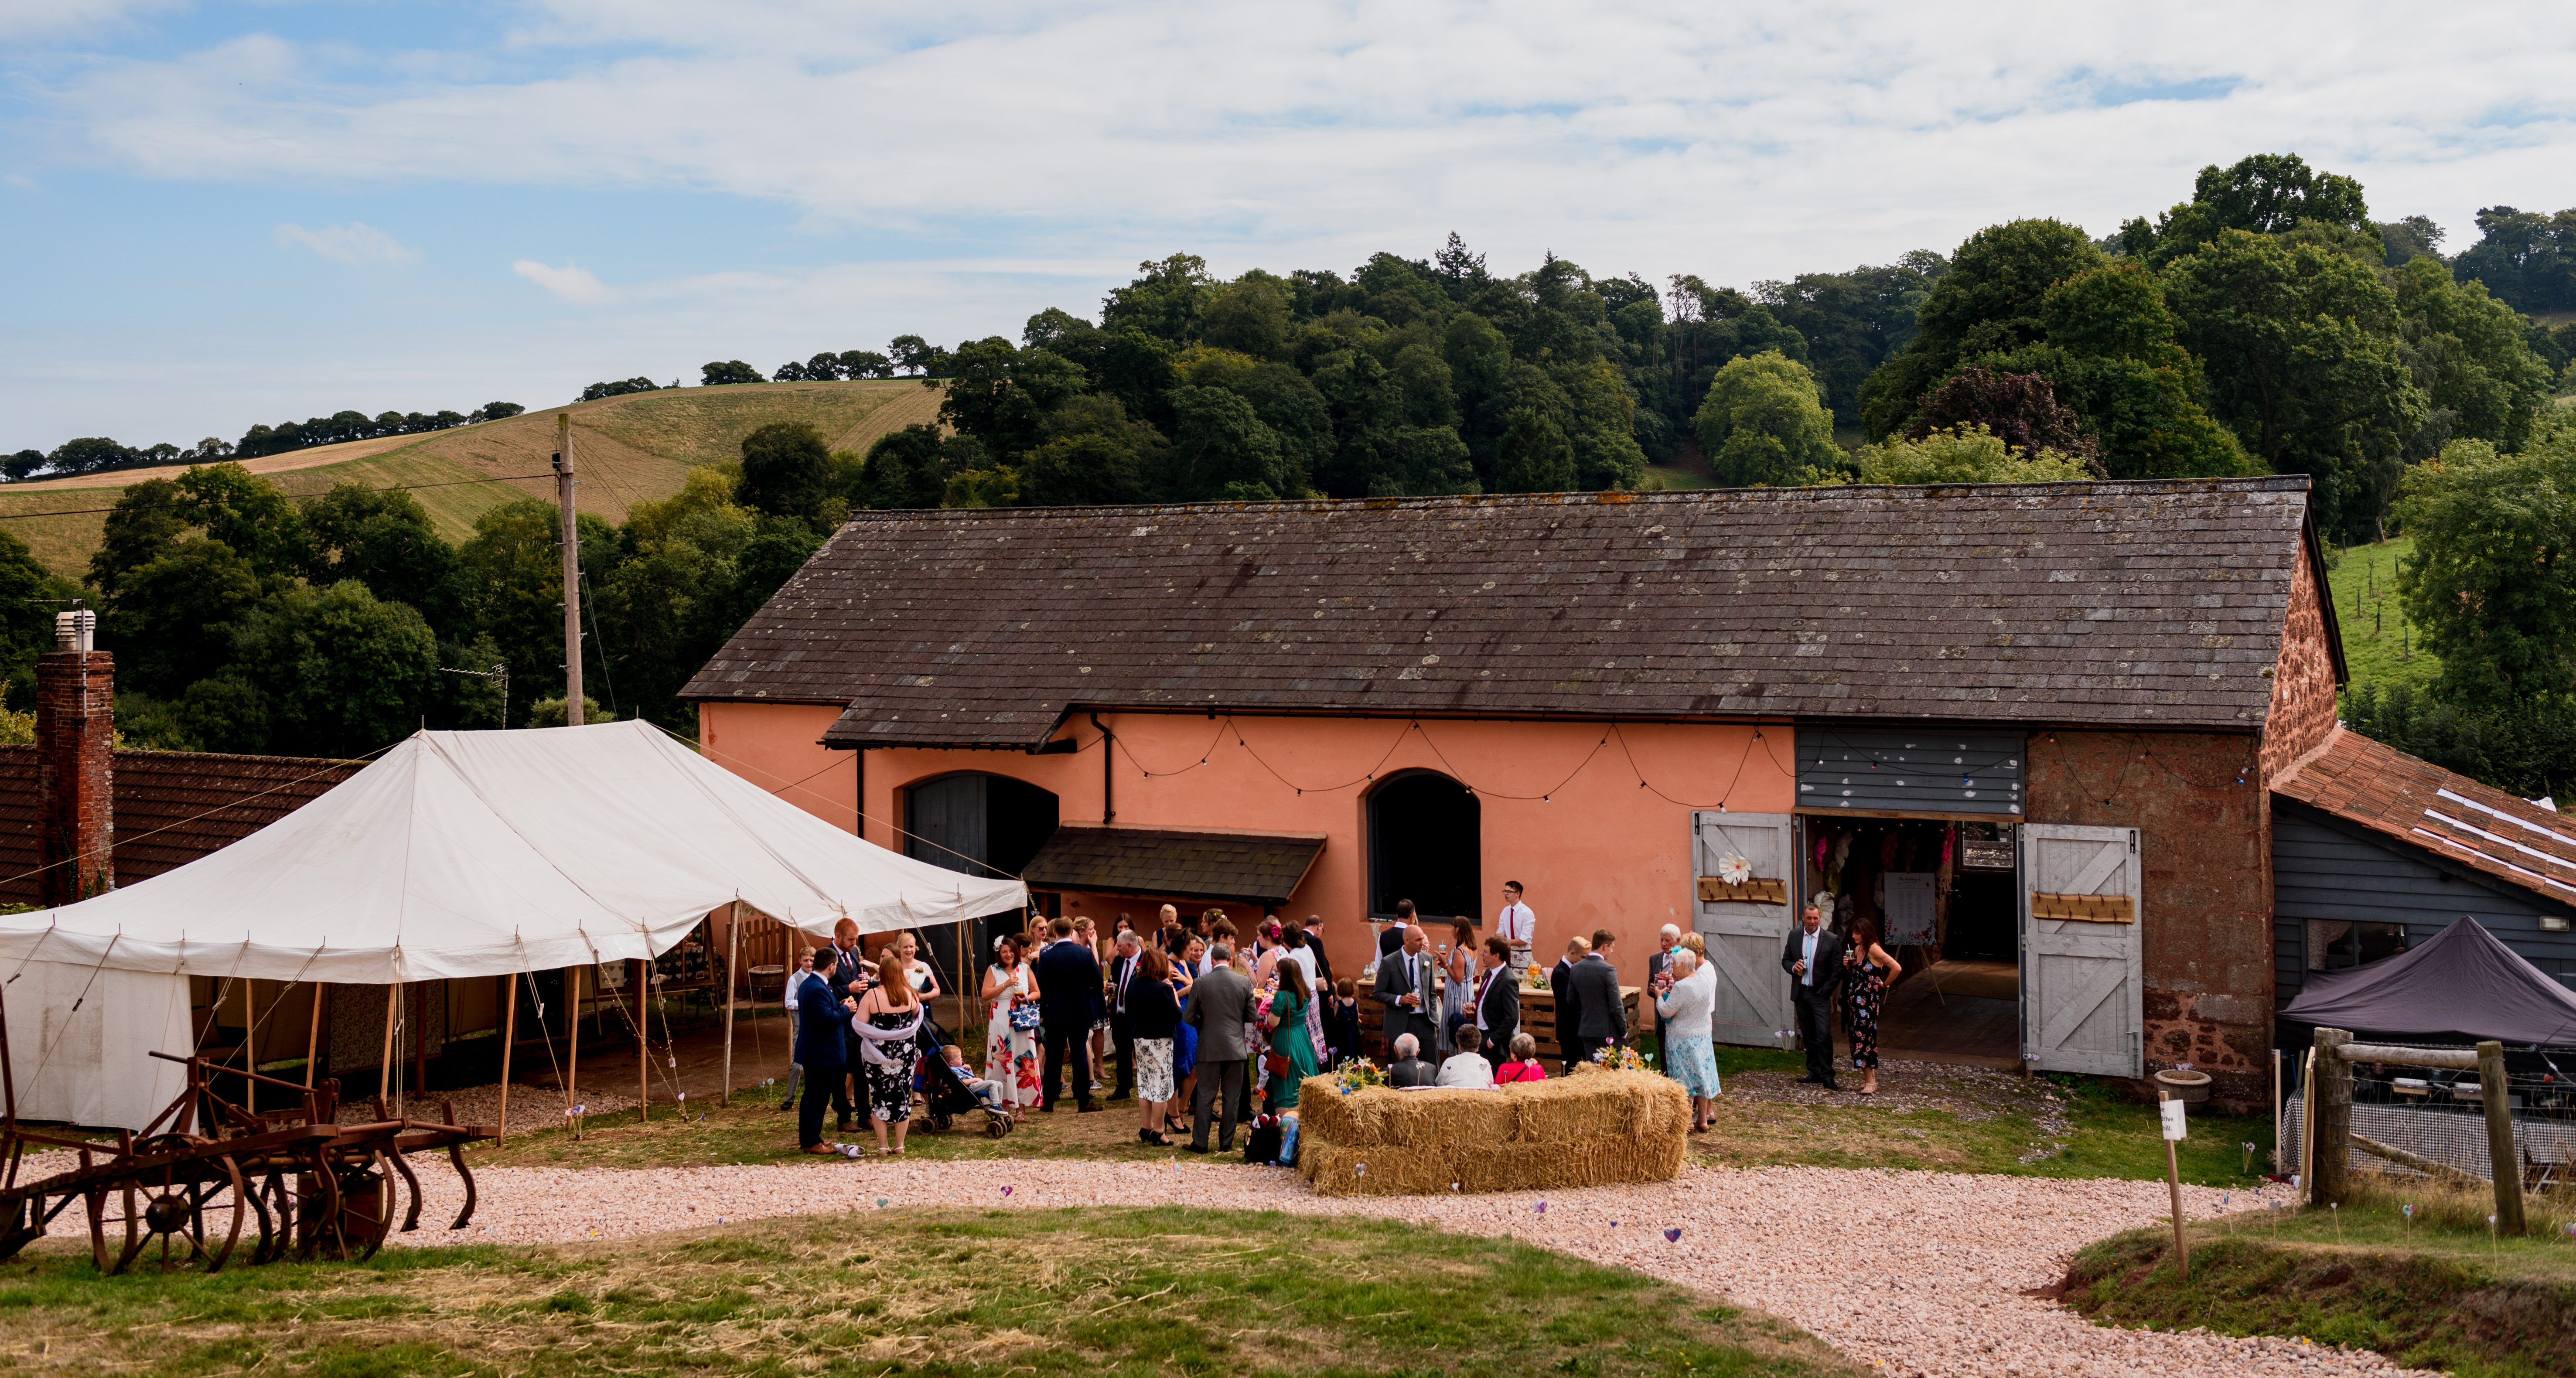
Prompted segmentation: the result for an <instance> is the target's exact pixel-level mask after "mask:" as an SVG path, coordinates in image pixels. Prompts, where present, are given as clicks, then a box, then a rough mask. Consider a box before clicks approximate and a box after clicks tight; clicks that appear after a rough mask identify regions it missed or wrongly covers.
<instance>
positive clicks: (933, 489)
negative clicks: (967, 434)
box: [856, 426, 972, 510]
mask: <svg viewBox="0 0 2576 1378" xmlns="http://www.w3.org/2000/svg"><path fill="white" fill-rule="evenodd" d="M967 445H968V446H969V447H971V445H972V442H971V441H970V442H967ZM965 457H966V454H965V451H964V450H962V449H960V448H959V446H958V444H957V442H955V441H942V440H941V438H940V435H939V428H938V427H937V426H906V427H904V428H903V429H902V430H899V431H891V432H888V433H887V434H885V435H881V436H879V437H877V441H876V443H875V444H873V445H870V446H869V447H868V454H867V459H866V462H865V463H864V465H863V466H862V468H861V470H860V476H859V492H858V493H857V494H856V499H857V503H858V505H859V506H861V507H869V508H877V509H880V510H882V509H886V508H901V507H937V506H939V504H940V499H941V498H942V497H943V496H944V495H945V494H946V493H947V491H948V478H949V475H951V474H954V473H957V472H959V471H960V470H962V469H964V468H965V467H967V466H966V465H965V464H964V463H962V462H961V461H962V460H964V459H965Z"/></svg>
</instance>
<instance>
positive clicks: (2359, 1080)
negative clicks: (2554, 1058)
mask: <svg viewBox="0 0 2576 1378" xmlns="http://www.w3.org/2000/svg"><path fill="white" fill-rule="evenodd" d="M2514 1056H2515V1057H2516V1060H2521V1059H2522V1058H2523V1057H2525V1056H2527V1055H2526V1054H2515V1055H2514ZM2538 1061H2539V1064H2540V1070H2537V1071H2522V1072H2509V1073H2507V1075H2506V1078H2505V1081H2506V1088H2507V1095H2508V1099H2507V1100H2506V1102H2505V1103H2506V1105H2507V1106H2508V1107H2509V1109H2510V1110H2511V1112H2512V1120H2513V1142H2514V1156H2515V1158H2516V1159H2517V1160H2519V1161H2520V1162H2521V1163H2522V1165H2523V1168H2522V1173H2523V1180H2524V1182H2525V1183H2526V1184H2530V1185H2540V1184H2544V1183H2545V1184H2547V1185H2550V1186H2553V1187H2564V1186H2565V1185H2566V1184H2568V1183H2570V1182H2572V1181H2576V1079H2571V1078H2570V1077H2569V1076H2567V1075H2566V1074H2565V1073H2564V1072H2562V1071H2560V1070H2559V1069H2558V1068H2557V1067H2556V1066H2555V1065H2554V1064H2553V1063H2552V1062H2551V1061H2550V1060H2549V1059H2547V1058H2541V1059H2538ZM2352 1078H2353V1086H2352V1092H2353V1095H2352V1100H2353V1104H2352V1132H2353V1133H2355V1134H2358V1135H2361V1136H2363V1137H2364V1138H2370V1139H2376V1140H2378V1141H2379V1142H2380V1143H2383V1144H2386V1145H2388V1146H2389V1147H2391V1148H2396V1149H2402V1150H2404V1151H2406V1152H2408V1153H2412V1154H2414V1155H2416V1156H2417V1157H2421V1158H2429V1159H2431V1160H2432V1161H2434V1162H2437V1163H2440V1164H2443V1165H2444V1166H2446V1167H2452V1168H2457V1169H2459V1170H2460V1171H2461V1172H2465V1173H2468V1174H2470V1175H2471V1176H2474V1177H2476V1178H2478V1179H2480V1180H2481V1181H2487V1180H2492V1179H2493V1177H2494V1168H2493V1164H2492V1160H2491V1158H2490V1156H2489V1153H2488V1149H2487V1126H2486V1091H2485V1088H2484V1087H2483V1086H2481V1085H2480V1084H2479V1082H2478V1074H2477V1073H2475V1072H2469V1071H2455V1070H2450V1069H2446V1068H2437V1067H2407V1066H2403V1065H2400V1064H2396V1063H2371V1062H2364V1063H2356V1064H2354V1066H2353V1068H2352ZM2306 1103H2307V1095H2306V1088H2304V1087H2302V1088H2300V1089H2299V1090H2296V1091H2293V1092H2292V1093H2290V1095H2289V1097H2288V1099H2287V1100H2286V1101H2284V1102H2283V1104H2282V1107H2281V1118H2280V1150H2279V1162H2280V1169H2279V1170H2280V1171H2282V1172H2285V1173H2288V1172H2296V1171H2298V1170H2299V1169H2298V1167H2297V1164H2298V1163H2299V1162H2300V1161H2301V1157H2302V1153H2301V1146H2300V1145H2301V1140H2300V1135H2301V1133H2302V1132H2303V1130H2304V1129H2305V1127H2306V1123H2307V1117H2306V1113H2305V1112H2306ZM2350 1152H2351V1161H2352V1165H2353V1167H2355V1168H2357V1169H2361V1170H2364V1171H2370V1172H2380V1173H2389V1174H2394V1175H2397V1176H2401V1177H2421V1176H2424V1175H2425V1174H2424V1173H2423V1172H2421V1171H2420V1170H2418V1169H2416V1168H2412V1167H2408V1166H2405V1165H2404V1164H2401V1163H2394V1162H2390V1161H2388V1160H2386V1159H2383V1158H2379V1157H2377V1156H2374V1155H2372V1154H2368V1153H2365V1152H2363V1151H2362V1150H2360V1149H2358V1148H2355V1149H2352V1150H2350Z"/></svg>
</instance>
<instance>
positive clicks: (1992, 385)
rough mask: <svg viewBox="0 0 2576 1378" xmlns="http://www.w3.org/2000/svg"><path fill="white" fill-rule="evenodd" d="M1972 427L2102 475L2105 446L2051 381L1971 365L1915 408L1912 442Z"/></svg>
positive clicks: (1909, 434)
mask: <svg viewBox="0 0 2576 1378" xmlns="http://www.w3.org/2000/svg"><path fill="white" fill-rule="evenodd" d="M1962 428H1973V429H1976V430H1979V431H1983V432H1985V433H1987V434H1990V435H1993V436H1995V437H1996V438H1997V439H1999V440H2001V441H2002V442H2003V443H2004V444H2005V445H2007V446H2009V447H2011V448H2012V449H2015V450H2019V451H2021V452H2023V453H2025V454H2033V453H2037V452H2039V451H2041V450H2053V451H2056V452H2057V453H2059V454H2062V455H2064V456H2066V457H2067V458H2069V459H2072V460H2074V461H2076V462H2077V463H2078V465H2079V466H2081V467H2083V468H2085V469H2086V470H2088V471H2090V472H2092V473H2093V474H2094V476H2095V477H2108V476H2109V475H2108V474H2107V473H2103V472H2101V456H2100V447H2099V446H2098V444H2097V443H2096V442H2095V440H2094V438H2093V437H2092V436H2090V435H2087V434H2085V432H2084V427H2083V423H2082V420H2081V418H2079V417H2077V416H2076V414H2075V412H2074V410H2073V409H2072V408H2070V407H2068V406H2066V405H2065V404H2063V403H2061V402H2059V401H2058V400H2057V392H2056V389H2055V388H2054V387H2052V386H2051V385H2050V383H2049V381H2048V379H2047V378H2045V377H2042V376H2041V375H2039V374H2036V373H2004V372H2000V371H1998V370H1996V369H1991V368H1988V367H1986V366H1984V365H1982V364H1971V365H1969V366H1968V367H1966V368H1963V369H1961V370H1959V371H1958V372H1957V373H1954V374H1951V375H1950V377H1949V378H1948V379H1947V380H1946V381H1944V382H1943V383H1942V384H1941V385H1940V386H1939V387H1937V388H1934V389H1933V390H1932V391H1930V392H1928V393H1925V394H1924V395H1923V401H1922V404H1921V405H1920V406H1919V407H1917V408H1916V409H1915V413H1914V424H1913V425H1911V426H1909V427H1907V428H1906V431H1905V437H1906V439H1908V440H1921V439H1923V438H1924V437H1925V436H1928V435H1930V434H1931V433H1932V432H1934V431H1954V430H1959V429H1962Z"/></svg>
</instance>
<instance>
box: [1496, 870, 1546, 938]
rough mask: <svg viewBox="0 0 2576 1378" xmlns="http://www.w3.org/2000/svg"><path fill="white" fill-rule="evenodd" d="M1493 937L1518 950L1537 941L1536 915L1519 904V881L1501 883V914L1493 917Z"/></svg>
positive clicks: (1526, 906)
mask: <svg viewBox="0 0 2576 1378" xmlns="http://www.w3.org/2000/svg"><path fill="white" fill-rule="evenodd" d="M1494 936H1495V937H1497V938H1500V939H1502V940H1503V941H1504V942H1507V943H1510V944H1511V945H1512V946H1514V947H1518V948H1527V947H1528V946H1529V945H1530V944H1531V943H1533V942H1535V941H1537V940H1538V915H1536V914H1534V913H1532V912H1530V907H1529V906H1528V905H1526V904H1523V903H1521V883H1520V882H1519V881H1516V880H1507V881H1504V882H1503V912H1502V913H1500V914H1497V915H1495V916H1494Z"/></svg>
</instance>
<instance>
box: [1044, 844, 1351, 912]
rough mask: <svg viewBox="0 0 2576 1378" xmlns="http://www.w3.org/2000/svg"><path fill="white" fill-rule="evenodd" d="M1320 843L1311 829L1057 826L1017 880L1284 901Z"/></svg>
mask: <svg viewBox="0 0 2576 1378" xmlns="http://www.w3.org/2000/svg"><path fill="white" fill-rule="evenodd" d="M1323 850H1324V839H1323V838H1322V837H1321V836H1317V835H1265V834H1259V833H1196V832H1167V831H1163V830H1161V829H1155V828H1116V827H1112V828H1084V827H1059V828H1057V829H1056V830H1055V835H1054V836H1052V837H1050V838H1048V839H1047V842H1046V845H1045V846H1043V847H1040V848H1039V849H1038V854H1037V855H1036V856H1035V857H1032V858H1030V860H1029V864H1028V865H1026V866H1024V867H1022V868H1020V879H1022V880H1024V881H1026V882H1028V884H1029V885H1030V887H1031V888H1033V889H1045V890H1089V891H1095V892H1100V893H1106V894H1115V895H1168V896H1170V897H1171V898H1173V899H1209V900H1245V901H1249V902H1252V903H1255V904H1285V903H1287V902H1288V897H1289V896H1290V895H1292V894H1295V893H1296V891H1297V882H1299V881H1301V880H1304V879H1305V878H1306V871H1307V868H1309V867H1311V866H1313V865H1314V864H1315V857H1316V856H1317V854H1319V853H1321V852H1322V851H1323Z"/></svg>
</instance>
